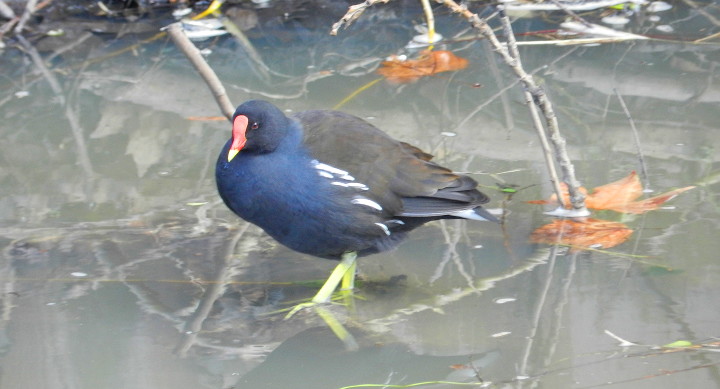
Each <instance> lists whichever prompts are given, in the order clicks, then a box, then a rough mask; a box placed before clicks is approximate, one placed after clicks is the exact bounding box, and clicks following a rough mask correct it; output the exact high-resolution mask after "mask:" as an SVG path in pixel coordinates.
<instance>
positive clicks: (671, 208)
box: [660, 205, 677, 210]
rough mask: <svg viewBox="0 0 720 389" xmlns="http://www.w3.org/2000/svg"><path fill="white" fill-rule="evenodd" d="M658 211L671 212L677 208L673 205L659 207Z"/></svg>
mask: <svg viewBox="0 0 720 389" xmlns="http://www.w3.org/2000/svg"><path fill="white" fill-rule="evenodd" d="M660 209H668V210H673V209H677V207H676V206H674V205H666V206H664V207H660Z"/></svg>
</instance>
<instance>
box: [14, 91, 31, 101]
mask: <svg viewBox="0 0 720 389" xmlns="http://www.w3.org/2000/svg"><path fill="white" fill-rule="evenodd" d="M28 96H30V92H28V91H26V90H20V91H17V92H15V97H17V98H18V99H22V98H23V97H28Z"/></svg>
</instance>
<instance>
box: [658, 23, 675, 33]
mask: <svg viewBox="0 0 720 389" xmlns="http://www.w3.org/2000/svg"><path fill="white" fill-rule="evenodd" d="M655 29H657V30H658V31H660V32H673V31H675V29H674V28H672V26H671V25H668V24H663V25H661V26H657V27H655Z"/></svg>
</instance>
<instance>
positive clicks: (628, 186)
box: [528, 171, 694, 214]
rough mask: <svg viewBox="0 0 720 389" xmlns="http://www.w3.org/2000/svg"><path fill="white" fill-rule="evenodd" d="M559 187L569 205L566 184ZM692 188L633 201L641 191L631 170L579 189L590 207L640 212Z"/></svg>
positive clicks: (554, 198)
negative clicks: (603, 182) (589, 191)
mask: <svg viewBox="0 0 720 389" xmlns="http://www.w3.org/2000/svg"><path fill="white" fill-rule="evenodd" d="M560 188H561V189H562V195H563V200H565V204H568V207H569V204H570V195H569V194H568V189H567V185H565V183H561V184H560ZM692 188H694V186H688V187H685V188H680V189H675V190H672V191H670V192H667V193H663V194H661V195H658V196H655V197H651V198H649V199H645V200H640V201H633V200H635V199H637V198H638V197H640V196H641V195H642V193H643V188H642V184H641V183H640V179H639V178H638V176H637V173H635V172H634V171H633V172H630V174H629V175H628V176H627V177H625V178H622V179H620V180H617V181H615V182H611V183H609V184H605V185H602V186H598V187H597V188H595V189H593V191H592V193H590V194H588V193H587V189H585V188H583V187H580V188H579V190H580V192H582V193H583V194H585V195H586V198H585V206H586V207H588V208H590V209H598V210H603V209H608V210H612V211H616V212H621V213H634V214H640V213H644V212H647V211H652V210H655V209H658V208H659V207H660V205H662V204H663V203H664V202H666V201H668V200H670V199H672V198H674V197H675V196H677V195H678V194H680V193H682V192H685V191H687V190H690V189H692ZM528 203H530V204H557V196H555V195H554V194H553V195H552V196H550V198H549V199H547V200H532V201H528Z"/></svg>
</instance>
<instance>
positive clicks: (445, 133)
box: [440, 131, 457, 137]
mask: <svg viewBox="0 0 720 389" xmlns="http://www.w3.org/2000/svg"><path fill="white" fill-rule="evenodd" d="M440 135H442V136H447V137H453V136H457V134H456V133H454V132H450V131H443V132H441V133H440Z"/></svg>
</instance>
